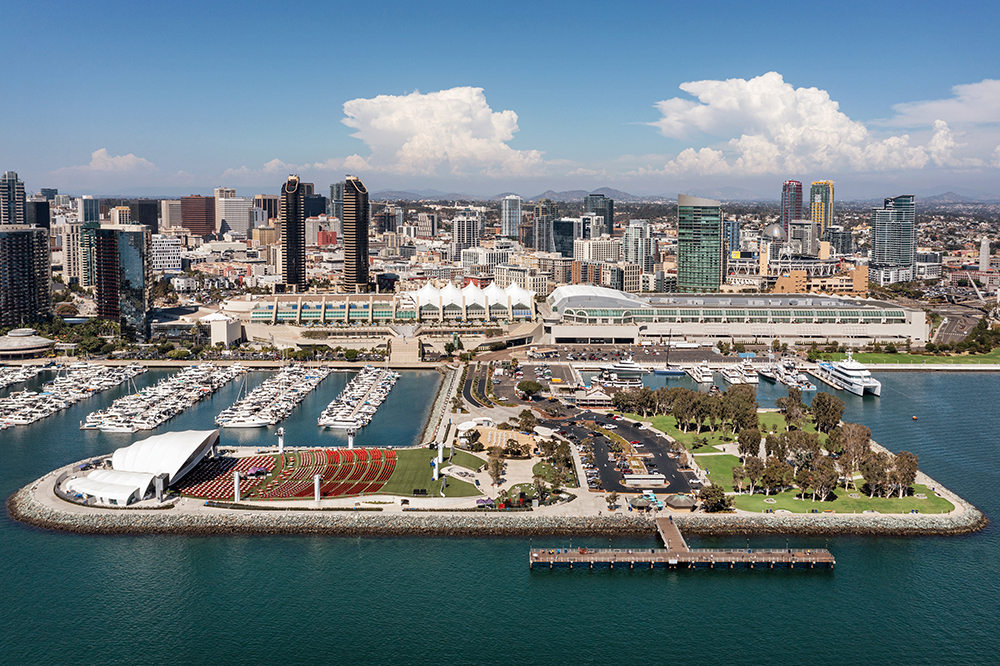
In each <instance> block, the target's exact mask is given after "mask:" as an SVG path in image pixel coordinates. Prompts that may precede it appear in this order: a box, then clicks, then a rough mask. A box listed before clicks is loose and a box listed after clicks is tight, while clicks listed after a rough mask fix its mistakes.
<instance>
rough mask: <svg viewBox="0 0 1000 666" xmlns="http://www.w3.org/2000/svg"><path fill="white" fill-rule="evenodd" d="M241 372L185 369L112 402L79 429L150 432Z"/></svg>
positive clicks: (214, 367) (235, 369)
mask: <svg viewBox="0 0 1000 666" xmlns="http://www.w3.org/2000/svg"><path fill="white" fill-rule="evenodd" d="M245 372H246V368H245V367H243V366H242V365H240V364H238V363H236V364H233V365H228V366H217V365H215V364H214V363H201V364H199V365H192V366H189V367H187V368H185V369H184V370H182V371H180V372H178V373H176V374H174V375H171V376H168V377H166V378H165V379H163V380H161V381H160V382H158V383H157V384H155V385H153V386H147V387H146V388H143V389H141V390H139V391H137V392H136V393H133V394H131V395H127V396H124V397H122V398H119V399H118V400H115V401H114V403H112V405H111V406H110V407H108V408H107V409H104V410H97V411H94V412H91V413H90V414H88V415H87V418H86V420H85V421H83V422H81V423H80V429H81V430H100V431H102V432H136V431H137V430H152V429H153V428H156V427H157V426H160V425H162V424H163V423H166V422H167V421H169V420H170V419H172V418H174V417H175V416H177V415H178V414H181V413H183V412H184V410H185V409H187V408H188V407H190V406H191V405H193V404H195V403H197V402H199V401H201V400H204V399H205V398H207V397H209V396H211V395H212V394H213V393H215V392H216V391H217V390H218V389H219V388H221V387H222V386H224V385H226V384H228V383H229V382H231V381H232V380H233V379H235V378H236V377H239V376H240V375H242V374H244V373H245Z"/></svg>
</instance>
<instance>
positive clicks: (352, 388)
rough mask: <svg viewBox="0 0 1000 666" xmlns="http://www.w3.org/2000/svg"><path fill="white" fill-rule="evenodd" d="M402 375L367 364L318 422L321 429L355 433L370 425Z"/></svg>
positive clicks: (324, 411) (327, 408)
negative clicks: (343, 430)
mask: <svg viewBox="0 0 1000 666" xmlns="http://www.w3.org/2000/svg"><path fill="white" fill-rule="evenodd" d="M399 377H400V375H399V373H398V372H394V371H392V370H389V369H379V368H376V367H374V366H371V365H366V366H365V367H364V368H362V369H361V371H360V372H358V374H357V376H356V377H354V379H352V380H351V381H350V382H349V383H348V384H347V386H346V387H345V388H344V391H343V393H341V394H340V395H339V396H338V397H337V399H336V400H334V401H333V402H331V403H330V404H329V405H327V407H326V409H324V410H323V413H322V414H320V416H319V418H318V419H317V425H319V426H320V427H322V428H339V429H347V430H354V429H357V428H363V427H364V426H366V425H368V424H369V423H370V422H371V420H372V418H373V417H374V416H375V412H377V411H378V408H379V405H381V404H382V403H383V402H384V401H385V399H386V397H388V395H389V391H391V390H392V387H393V386H395V385H396V381H397V380H398V379H399Z"/></svg>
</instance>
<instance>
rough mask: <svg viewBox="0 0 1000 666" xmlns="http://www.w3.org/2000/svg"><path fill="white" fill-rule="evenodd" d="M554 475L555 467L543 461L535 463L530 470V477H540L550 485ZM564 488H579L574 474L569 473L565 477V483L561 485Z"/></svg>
mask: <svg viewBox="0 0 1000 666" xmlns="http://www.w3.org/2000/svg"><path fill="white" fill-rule="evenodd" d="M554 474H555V467H553V466H552V464H551V463H547V462H544V461H541V462H536V463H535V465H534V467H532V468H531V475H532V476H540V477H542V478H543V479H545V480H546V481H547V482H548V483H549V484H551V483H552V477H553V475H554ZM563 487H564V488H579V487H580V484H579V483H577V482H576V474H573V473H572V472H570V473H569V474H568V475H567V476H566V483H564V484H563Z"/></svg>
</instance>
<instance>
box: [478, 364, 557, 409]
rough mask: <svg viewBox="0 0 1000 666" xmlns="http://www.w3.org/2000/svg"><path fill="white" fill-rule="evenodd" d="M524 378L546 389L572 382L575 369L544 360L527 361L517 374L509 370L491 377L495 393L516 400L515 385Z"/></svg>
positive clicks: (518, 369)
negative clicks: (551, 363) (549, 363)
mask: <svg viewBox="0 0 1000 666" xmlns="http://www.w3.org/2000/svg"><path fill="white" fill-rule="evenodd" d="M497 380H499V381H497ZM524 380H531V381H536V382H538V383H539V384H541V385H542V387H543V388H544V389H548V388H549V386H550V385H558V384H572V383H573V371H572V370H570V369H569V368H568V367H567V366H565V365H548V364H546V363H545V362H542V361H540V362H537V363H526V364H524V365H521V366H518V368H517V372H516V373H515V374H511V372H510V371H509V370H507V371H505V372H504V374H503V375H495V376H493V377H492V378H491V381H492V382H493V393H494V394H495V395H496V396H497V397H500V398H506V399H508V400H512V401H513V400H516V399H517V397H516V395H515V394H514V387H515V386H517V384H518V382H522V381H524Z"/></svg>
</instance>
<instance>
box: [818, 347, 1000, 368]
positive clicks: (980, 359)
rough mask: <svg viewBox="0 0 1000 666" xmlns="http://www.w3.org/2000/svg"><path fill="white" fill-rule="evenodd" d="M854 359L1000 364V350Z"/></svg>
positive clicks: (835, 358) (833, 357) (840, 356)
mask: <svg viewBox="0 0 1000 666" xmlns="http://www.w3.org/2000/svg"><path fill="white" fill-rule="evenodd" d="M820 356H821V357H822V358H824V359H827V360H832V361H839V360H841V359H843V358H844V357H846V356H847V355H846V354H840V353H836V354H824V353H821V354H820ZM854 359H855V360H857V361H859V362H861V363H864V364H866V365H868V364H871V365H878V364H879V363H913V364H916V365H920V364H922V363H1000V348H998V349H994V350H993V351H990V352H987V353H985V354H965V355H961V356H934V355H929V356H923V355H919V354H906V353H901V354H884V353H883V354H871V353H859V354H855V355H854Z"/></svg>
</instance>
